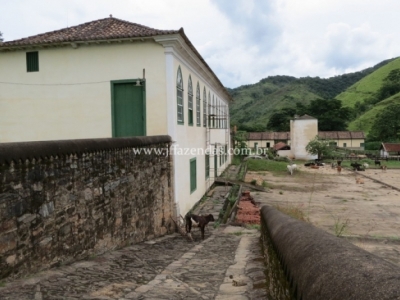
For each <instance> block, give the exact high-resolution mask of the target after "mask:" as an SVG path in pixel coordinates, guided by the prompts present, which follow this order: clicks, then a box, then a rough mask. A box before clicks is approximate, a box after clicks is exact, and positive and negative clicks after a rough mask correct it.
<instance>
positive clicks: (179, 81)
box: [176, 67, 185, 124]
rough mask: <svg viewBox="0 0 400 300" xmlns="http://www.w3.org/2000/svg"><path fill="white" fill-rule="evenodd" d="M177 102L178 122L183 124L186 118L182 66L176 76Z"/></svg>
mask: <svg viewBox="0 0 400 300" xmlns="http://www.w3.org/2000/svg"><path fill="white" fill-rule="evenodd" d="M176 104H177V118H178V124H183V123H184V121H185V120H184V115H183V109H184V108H183V79H182V71H181V67H179V68H178V74H177V78H176Z"/></svg>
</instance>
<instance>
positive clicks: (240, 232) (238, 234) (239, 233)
mask: <svg viewBox="0 0 400 300" xmlns="http://www.w3.org/2000/svg"><path fill="white" fill-rule="evenodd" d="M231 234H233V235H236V236H241V235H243V232H242V231H236V232H232V233H231Z"/></svg>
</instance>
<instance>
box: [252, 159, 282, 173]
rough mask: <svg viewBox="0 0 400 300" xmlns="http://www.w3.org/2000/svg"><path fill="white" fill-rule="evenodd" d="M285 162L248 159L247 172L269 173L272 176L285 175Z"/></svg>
mask: <svg viewBox="0 0 400 300" xmlns="http://www.w3.org/2000/svg"><path fill="white" fill-rule="evenodd" d="M287 164H288V163H287V162H282V161H273V160H263V159H250V160H248V161H247V170H248V171H255V172H260V171H269V172H272V173H274V174H279V175H282V174H286V172H287V168H286V166H287Z"/></svg>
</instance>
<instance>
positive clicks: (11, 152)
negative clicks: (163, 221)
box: [0, 135, 171, 164]
mask: <svg viewBox="0 0 400 300" xmlns="http://www.w3.org/2000/svg"><path fill="white" fill-rule="evenodd" d="M170 142H171V137H170V136H168V135H156V136H138V137H123V138H105V139H79V140H59V141H39V142H20V143H0V164H4V163H10V162H11V161H18V160H20V159H21V160H22V161H25V160H26V159H29V160H31V159H33V158H35V159H38V158H44V157H50V156H56V155H70V154H78V155H80V154H82V153H90V152H96V151H103V150H110V149H118V148H134V147H143V146H148V145H156V144H163V143H170Z"/></svg>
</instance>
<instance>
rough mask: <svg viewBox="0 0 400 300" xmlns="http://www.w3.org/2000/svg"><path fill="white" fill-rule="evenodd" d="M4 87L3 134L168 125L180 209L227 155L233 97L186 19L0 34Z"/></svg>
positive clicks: (122, 133)
mask: <svg viewBox="0 0 400 300" xmlns="http://www.w3.org/2000/svg"><path fill="white" fill-rule="evenodd" d="M0 90H1V93H0V142H1V143H7V142H22V141H44V140H65V139H86V138H106V137H127V136H151V135H170V136H171V138H172V140H173V141H174V143H173V145H172V147H171V150H172V151H174V162H173V168H174V170H173V171H174V193H175V195H174V198H175V201H176V206H177V208H176V211H177V214H178V215H179V214H182V215H184V214H185V213H186V212H187V211H188V210H189V209H190V208H191V207H192V206H193V205H194V204H195V203H196V202H197V201H198V200H200V199H201V197H202V196H203V195H204V193H205V192H206V190H207V189H208V188H209V187H210V186H211V184H212V182H213V181H214V179H215V177H217V176H218V175H219V174H221V172H222V171H223V170H224V168H225V167H226V166H227V165H228V164H229V163H230V155H229V154H221V153H222V152H224V151H225V150H227V149H229V148H230V139H229V130H228V128H229V127H230V126H229V113H228V112H229V105H230V103H231V101H232V98H231V97H230V95H229V93H228V92H227V90H226V89H225V88H224V86H223V85H222V83H221V82H220V80H219V79H218V77H217V76H216V75H215V74H214V72H213V71H212V70H211V68H210V67H209V66H208V65H207V63H206V62H205V61H204V59H203V58H202V57H201V55H200V54H199V53H198V51H197V50H196V49H195V47H194V46H193V44H192V43H191V42H190V40H189V39H188V38H187V36H186V35H185V33H184V31H183V29H180V30H157V29H153V28H149V27H146V26H142V25H139V24H135V23H131V22H127V21H123V20H120V19H117V18H113V17H111V16H110V18H105V19H100V20H96V21H92V22H88V23H84V24H81V25H78V26H74V27H69V28H65V29H61V30H57V31H53V32H48V33H44V34H40V35H36V36H32V37H28V38H24V39H20V40H15V41H8V42H3V43H1V44H0ZM207 149H211V151H210V152H207V151H206V150H207Z"/></svg>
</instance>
